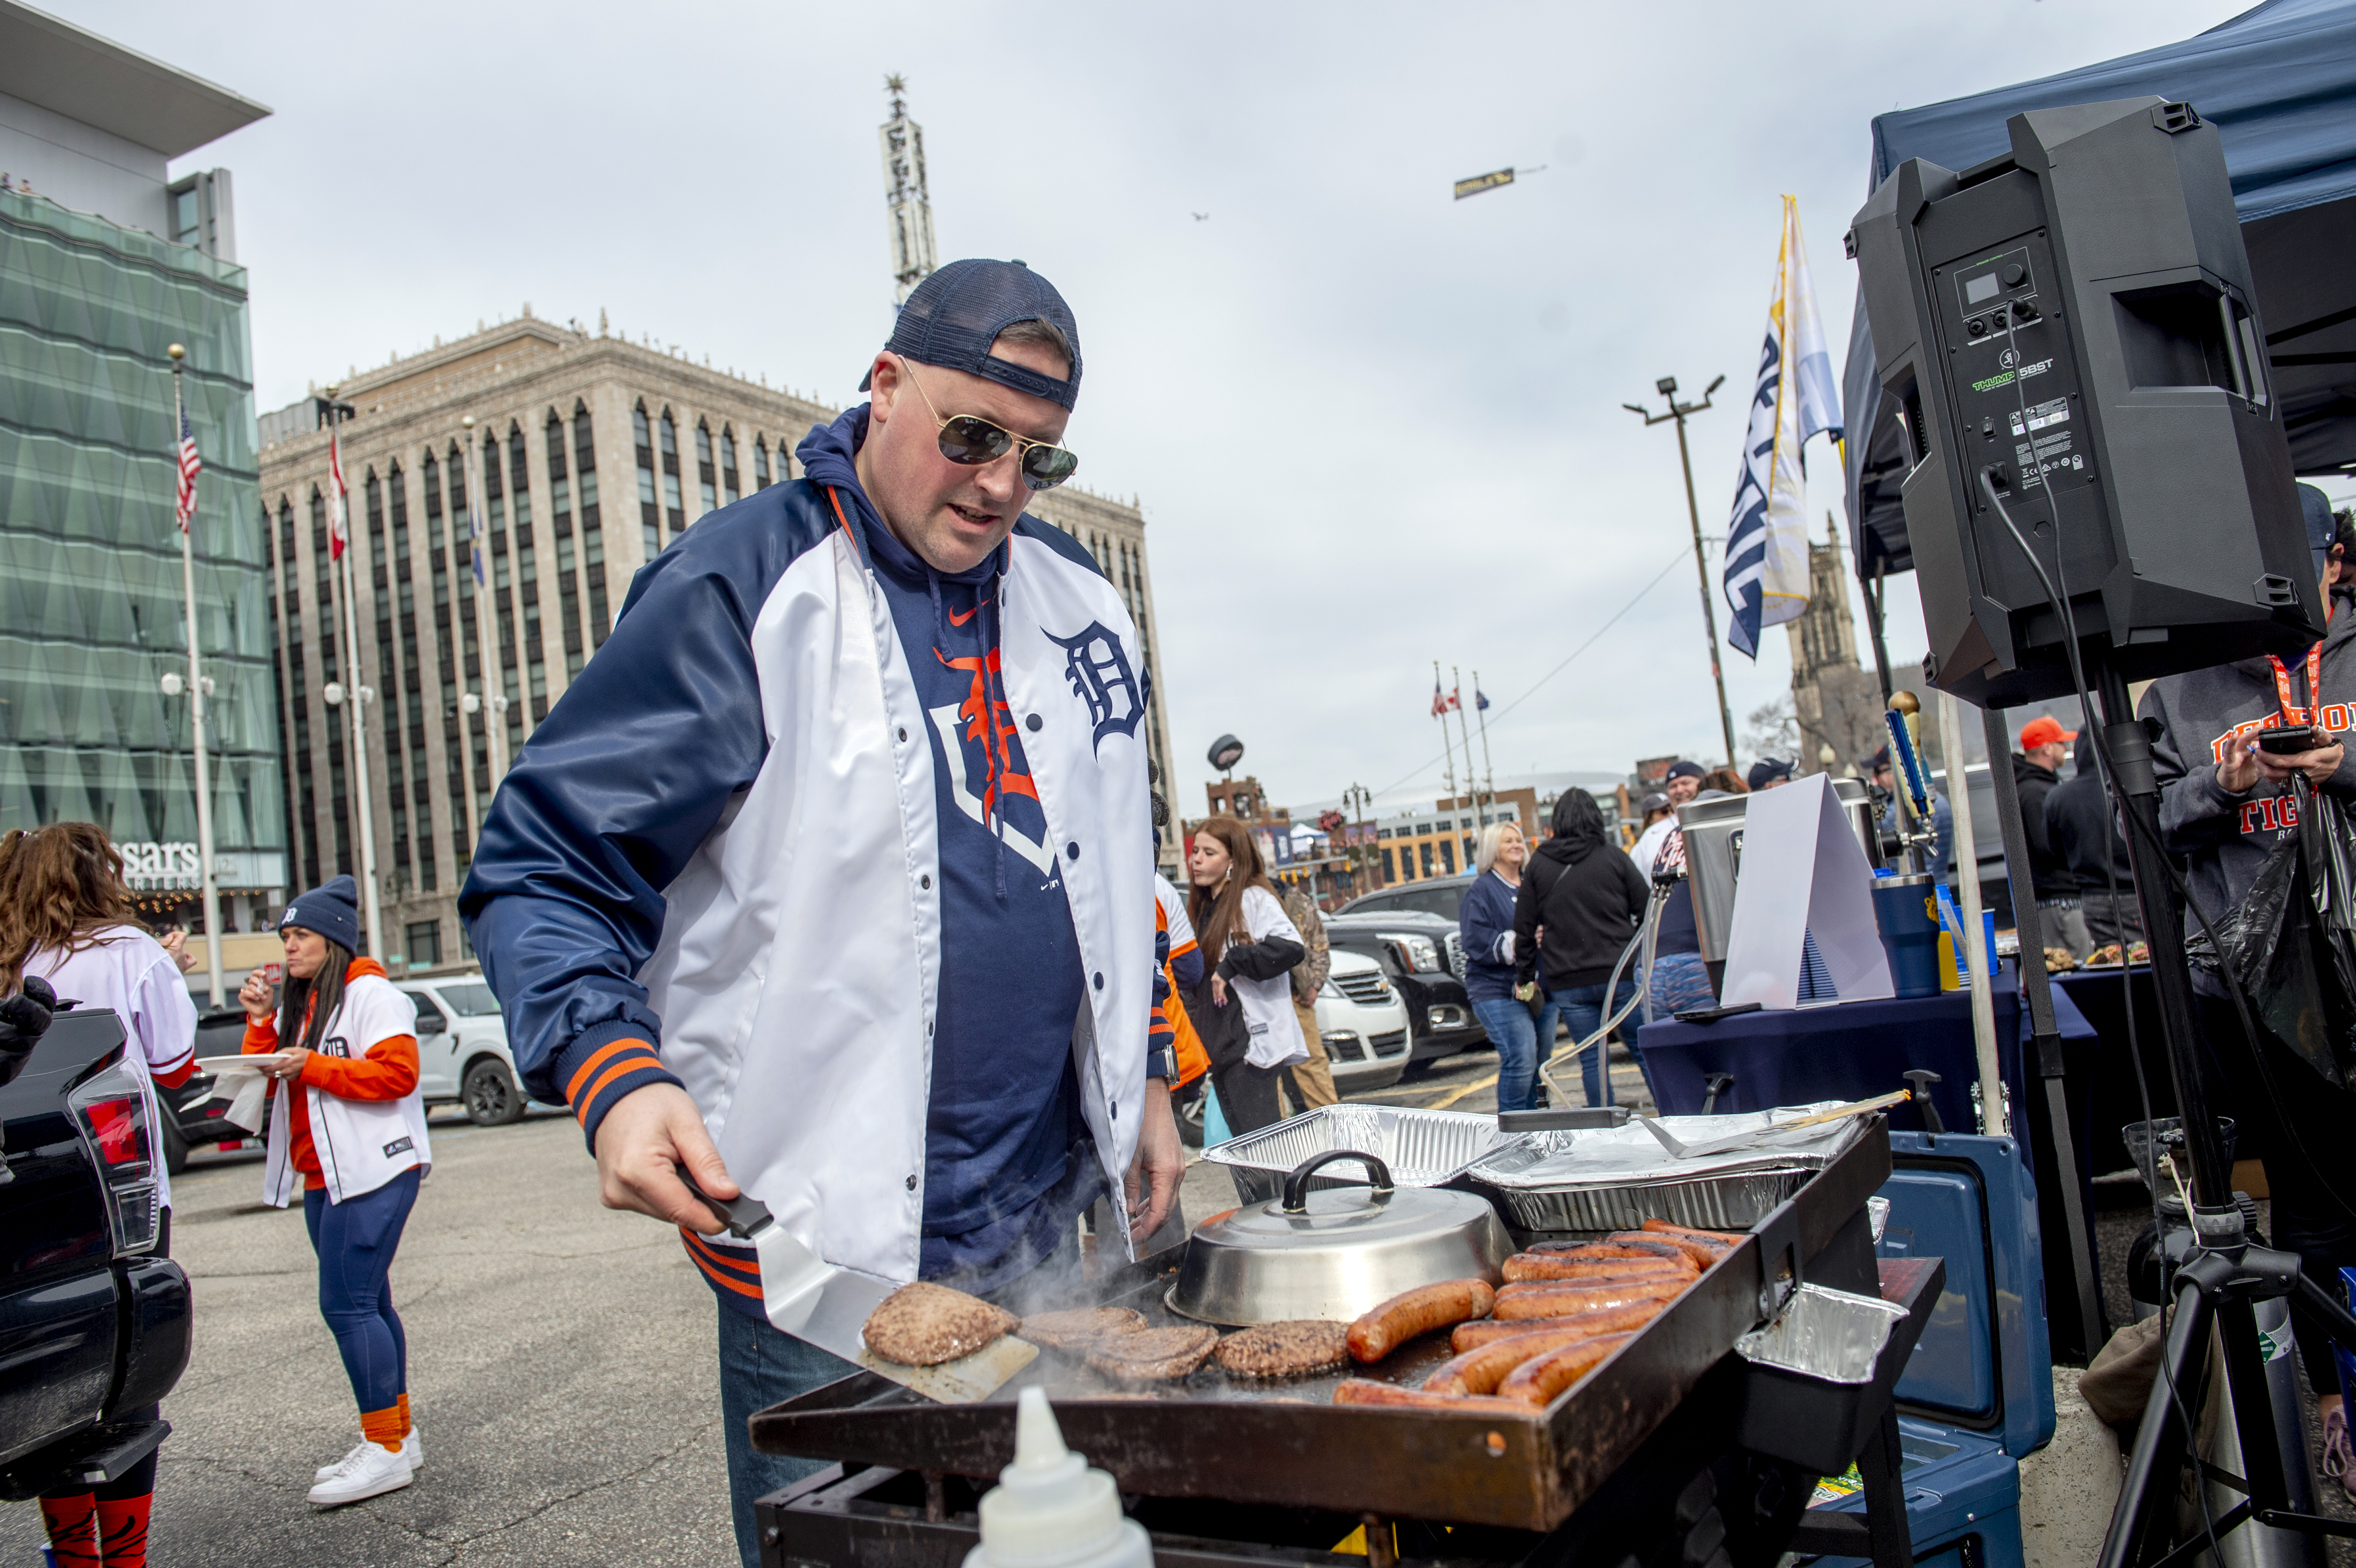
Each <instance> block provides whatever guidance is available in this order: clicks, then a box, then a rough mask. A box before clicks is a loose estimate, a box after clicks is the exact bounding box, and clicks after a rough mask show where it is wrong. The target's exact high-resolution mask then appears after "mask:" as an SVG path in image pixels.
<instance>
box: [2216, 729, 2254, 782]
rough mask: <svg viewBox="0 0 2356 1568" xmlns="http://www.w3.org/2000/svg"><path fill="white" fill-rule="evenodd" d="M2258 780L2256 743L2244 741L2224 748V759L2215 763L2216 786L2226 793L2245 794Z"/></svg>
mask: <svg viewBox="0 0 2356 1568" xmlns="http://www.w3.org/2000/svg"><path fill="white" fill-rule="evenodd" d="M2257 782H2258V743H2257V742H2256V741H2244V742H2242V743H2241V744H2240V745H2237V746H2228V747H2226V748H2225V760H2224V761H2223V762H2221V763H2218V764H2217V787H2218V788H2219V789H2222V790H2223V791H2224V792H2225V793H2226V794H2227V795H2247V794H2249V793H2250V791H2251V789H2252V788H2253V787H2254V786H2255V785H2256V784H2257Z"/></svg>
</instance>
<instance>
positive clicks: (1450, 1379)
mask: <svg viewBox="0 0 2356 1568" xmlns="http://www.w3.org/2000/svg"><path fill="white" fill-rule="evenodd" d="M1556 1322H1557V1323H1558V1325H1560V1326H1559V1327H1556V1328H1534V1329H1532V1330H1531V1331H1530V1332H1528V1333H1526V1334H1507V1335H1505V1336H1504V1337H1503V1338H1501V1339H1493V1340H1491V1341H1490V1342H1489V1343H1488V1344H1486V1345H1483V1346H1480V1347H1478V1348H1477V1349H1471V1350H1466V1351H1464V1352H1463V1353H1462V1354H1461V1355H1459V1356H1457V1357H1456V1358H1455V1359H1454V1360H1450V1361H1447V1362H1444V1363H1442V1364H1441V1365H1440V1368H1439V1370H1438V1371H1434V1372H1433V1373H1432V1374H1431V1375H1430V1377H1428V1378H1426V1379H1424V1380H1423V1386H1424V1387H1425V1388H1426V1389H1428V1390H1430V1392H1433V1393H1494V1392H1496V1391H1497V1385H1498V1384H1499V1383H1501V1382H1503V1381H1505V1374H1506V1373H1508V1372H1510V1371H1513V1370H1514V1369H1515V1367H1518V1366H1520V1365H1521V1364H1522V1363H1523V1362H1524V1361H1528V1360H1536V1359H1537V1358H1538V1357H1540V1356H1543V1355H1545V1354H1546V1353H1547V1351H1549V1350H1559V1349H1562V1348H1563V1347H1564V1346H1565V1345H1570V1344H1576V1343H1577V1342H1578V1341H1580V1340H1581V1339H1595V1338H1596V1337H1597V1336H1598V1335H1599V1334H1600V1333H1601V1330H1599V1329H1594V1328H1588V1327H1587V1326H1586V1325H1585V1324H1584V1323H1582V1322H1580V1321H1579V1320H1578V1319H1576V1318H1573V1319H1568V1320H1565V1319H1560V1318H1558V1319H1556Z"/></svg>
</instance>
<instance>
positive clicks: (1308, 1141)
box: [1203, 1103, 1657, 1188]
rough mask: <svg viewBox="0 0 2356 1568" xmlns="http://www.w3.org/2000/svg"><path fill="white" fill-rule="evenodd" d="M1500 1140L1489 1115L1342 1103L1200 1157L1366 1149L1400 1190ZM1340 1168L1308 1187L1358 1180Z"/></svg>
mask: <svg viewBox="0 0 2356 1568" xmlns="http://www.w3.org/2000/svg"><path fill="white" fill-rule="evenodd" d="M1505 1141H1506V1135H1504V1134H1501V1133H1499V1132H1498V1131H1497V1118H1496V1117H1494V1116H1481V1115H1472V1114H1471V1113H1469V1112H1464V1111H1423V1110H1418V1109H1416V1108H1415V1107H1413V1106H1411V1105H1369V1104H1350V1103H1345V1104H1339V1105H1321V1106H1319V1107H1318V1108H1317V1109H1316V1110H1313V1111H1304V1112H1302V1113H1301V1115H1297V1116H1293V1117H1291V1118H1290V1119H1288V1120H1286V1121H1281V1122H1279V1123H1277V1124H1276V1125H1274V1126H1272V1127H1262V1128H1260V1129H1259V1130H1258V1132H1254V1133H1244V1134H1241V1135H1240V1136H1236V1137H1232V1138H1229V1139H1228V1140H1227V1141H1226V1143H1223V1144H1220V1145H1217V1146H1216V1147H1212V1148H1208V1149H1205V1150H1204V1151H1203V1155H1204V1157H1205V1158H1206V1159H1210V1160H1213V1161H1215V1162H1216V1163H1218V1164H1220V1165H1230V1166H1235V1167H1237V1168H1240V1169H1244V1170H1265V1171H1271V1172H1274V1173H1275V1174H1277V1175H1279V1176H1282V1175H1286V1174H1289V1173H1290V1171H1291V1169H1292V1168H1293V1167H1295V1166H1297V1165H1299V1164H1300V1163H1301V1161H1302V1160H1304V1159H1307V1158H1309V1157H1311V1156H1312V1155H1320V1154H1323V1153H1324V1152H1325V1151H1326V1150H1328V1149H1337V1148H1355V1149H1364V1150H1365V1151H1366V1152H1367V1153H1368V1154H1371V1155H1375V1156H1376V1157H1379V1158H1380V1159H1382V1160H1383V1161H1384V1162H1385V1163H1386V1164H1387V1165H1388V1166H1389V1167H1390V1168H1391V1179H1392V1180H1394V1181H1396V1182H1398V1185H1400V1186H1401V1187H1440V1186H1442V1185H1445V1184H1446V1183H1447V1182H1448V1181H1449V1180H1451V1179H1453V1178H1454V1177H1456V1176H1457V1175H1458V1174H1460V1173H1461V1172H1462V1170H1463V1169H1464V1168H1465V1167H1466V1166H1468V1165H1470V1164H1472V1162H1473V1161H1474V1160H1476V1159H1479V1158H1480V1157H1482V1156H1483V1155H1484V1154H1487V1153H1488V1152H1489V1151H1490V1150H1491V1149H1493V1148H1495V1147H1498V1145H1499V1144H1500V1143H1503V1142H1505ZM1656 1147H1657V1146H1656ZM1338 1169H1340V1170H1341V1171H1344V1172H1349V1173H1351V1175H1350V1176H1347V1177H1344V1178H1343V1179H1342V1180H1340V1181H1334V1182H1330V1183H1329V1182H1328V1181H1327V1180H1326V1179H1324V1178H1323V1177H1317V1178H1312V1186H1314V1187H1318V1188H1323V1187H1326V1186H1329V1185H1333V1186H1339V1185H1344V1184H1345V1183H1346V1182H1347V1181H1348V1180H1350V1179H1354V1178H1355V1173H1356V1170H1357V1168H1356V1167H1355V1165H1344V1166H1341V1167H1339V1168H1338Z"/></svg>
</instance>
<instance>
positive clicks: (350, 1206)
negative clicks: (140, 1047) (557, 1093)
mask: <svg viewBox="0 0 2356 1568" xmlns="http://www.w3.org/2000/svg"><path fill="white" fill-rule="evenodd" d="M358 901H359V885H358V884H357V883H355V882H354V881H353V880H352V879H351V878H349V877H337V878H335V879H334V880H331V881H329V882H328V883H327V885H326V886H325V887H320V888H315V889H313V890H312V891H309V892H307V893H305V894H304V895H303V896H302V897H301V898H299V899H296V900H295V901H294V902H293V903H291V904H288V905H287V906H286V908H285V910H284V912H283V913H281V914H280V915H279V917H278V934H279V937H280V940H282V941H283V942H284V944H285V947H286V995H285V997H284V1001H283V1002H282V1003H281V1004H280V1005H279V1006H278V1007H277V1008H273V1006H272V1002H271V995H270V987H269V985H268V984H267V983H266V982H264V981H263V980H262V977H261V976H260V975H259V974H256V975H253V976H249V977H248V978H247V980H246V982H245V987H244V988H243V989H242V990H241V991H239V992H238V996H237V999H238V1001H239V1002H240V1003H241V1005H242V1006H243V1007H244V1008H245V1014H246V1028H245V1049H246V1051H247V1052H248V1053H250V1054H261V1055H265V1056H267V1057H268V1058H269V1061H268V1064H267V1065H266V1066H265V1067H264V1068H263V1069H262V1071H263V1072H267V1073H268V1074H269V1075H270V1076H271V1077H272V1078H274V1079H276V1080H277V1081H278V1085H277V1089H276V1091H275V1104H273V1109H272V1115H271V1118H270V1145H269V1159H268V1164H267V1165H266V1166H265V1167H264V1169H263V1174H262V1196H263V1198H264V1199H265V1200H268V1201H269V1202H271V1203H273V1204H276V1205H278V1206H279V1207H281V1208H284V1206H285V1205H286V1204H287V1203H288V1202H289V1201H290V1200H292V1199H293V1197H294V1195H295V1192H296V1191H297V1190H300V1191H301V1192H302V1194H303V1221H304V1224H305V1226H306V1227H307V1228H308V1229H309V1231H310V1232H311V1250H312V1251H313V1252H314V1253H316V1254H317V1255H318V1259H319V1315H320V1316H321V1317H325V1318H326V1319H327V1327H328V1328H329V1329H330V1330H331V1331H333V1332H334V1334H335V1336H336V1349H337V1352H338V1353H339V1354H340V1355H341V1356H342V1357H343V1360H344V1373H345V1375H346V1376H347V1377H348V1378H350V1379H351V1383H352V1393H353V1395H354V1396H355V1397H356V1398H357V1399H358V1400H359V1407H360V1440H359V1444H358V1445H355V1446H354V1447H353V1449H352V1451H351V1452H350V1453H348V1454H347V1455H345V1456H343V1458H341V1459H340V1460H337V1462H336V1463H335V1464H332V1465H327V1466H322V1467H320V1469H319V1471H318V1473H317V1475H316V1477H314V1479H315V1480H316V1482H317V1484H316V1486H314V1487H313V1488H311V1491H310V1495H309V1498H310V1501H312V1502H314V1503H316V1504H317V1505H318V1506H320V1507H321V1508H337V1507H340V1506H342V1505H343V1504H345V1503H353V1502H358V1501H359V1500H360V1499H362V1498H372V1497H376V1496H378V1495H379V1494H380V1493H384V1492H390V1491H394V1490H397V1489H399V1488H402V1487H405V1486H407V1485H409V1483H410V1482H411V1481H412V1480H413V1479H415V1478H416V1475H417V1469H418V1467H419V1466H420V1465H421V1464H422V1463H423V1450H422V1448H421V1447H420V1445H419V1443H418V1437H417V1428H416V1426H415V1425H414V1424H412V1422H411V1421H410V1418H409V1341H408V1338H407V1336H406V1335H404V1334H403V1333H402V1327H401V1317H400V1314H398V1313H396V1312H395V1311H393V1309H392V1286H391V1279H390V1275H391V1270H392V1256H393V1253H394V1252H395V1251H396V1250H398V1249H399V1247H400V1245H401V1232H402V1227H403V1226H405V1225H406V1224H407V1223H408V1222H409V1211H410V1209H411V1207H412V1205H413V1204H415V1203H416V1201H417V1187H418V1183H419V1182H420V1181H421V1180H422V1179H423V1177H424V1174H425V1172H426V1171H427V1170H428V1169H429V1168H431V1167H432V1164H433V1157H432V1155H431V1153H430V1152H429V1150H428V1149H427V1147H426V1142H425V1104H424V1102H423V1099H422V1098H421V1097H420V1096H419V1094H418V1091H417V1004H416V1003H414V1002H412V1001H411V1000H410V999H409V998H408V997H406V996H404V995H402V992H401V991H400V989H399V988H398V987H395V986H394V985H393V984H392V982H391V981H390V980H388V979H387V978H385V973H384V965H381V964H379V963H378V962H377V961H376V960H375V959H373V958H356V957H354V956H353V952H354V950H355V949H357V948H358V947H359V933H360V915H359V905H358Z"/></svg>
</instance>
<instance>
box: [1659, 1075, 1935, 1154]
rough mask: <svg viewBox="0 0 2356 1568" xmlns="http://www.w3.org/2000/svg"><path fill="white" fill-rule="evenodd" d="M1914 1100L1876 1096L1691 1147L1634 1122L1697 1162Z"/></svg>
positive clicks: (1902, 1093) (1897, 1093)
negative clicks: (1708, 1156)
mask: <svg viewBox="0 0 2356 1568" xmlns="http://www.w3.org/2000/svg"><path fill="white" fill-rule="evenodd" d="M1913 1097H1914V1096H1913V1095H1912V1093H1909V1092H1908V1091H1906V1090H1904V1089H1900V1090H1897V1091H1895V1092H1893V1093H1888V1094H1877V1095H1875V1096H1874V1097H1873V1098H1872V1099H1870V1100H1852V1101H1850V1102H1849V1103H1848V1104H1846V1105H1836V1106H1834V1107H1833V1108H1832V1109H1831V1110H1829V1111H1819V1112H1817V1113H1816V1114H1815V1115H1813V1116H1802V1117H1801V1118H1799V1120H1797V1121H1792V1122H1778V1123H1776V1124H1775V1125H1772V1126H1766V1127H1753V1128H1751V1130H1750V1131H1749V1132H1743V1133H1735V1134H1732V1135H1730V1136H1726V1137H1719V1138H1703V1139H1699V1140H1697V1141H1696V1142H1694V1143H1680V1142H1678V1141H1677V1139H1676V1137H1675V1136H1672V1135H1671V1133H1670V1132H1669V1129H1668V1128H1666V1127H1665V1126H1663V1125H1661V1124H1660V1122H1659V1120H1658V1119H1657V1118H1655V1117H1653V1116H1639V1117H1637V1118H1636V1120H1637V1121H1638V1122H1639V1123H1640V1124H1642V1125H1643V1126H1644V1130H1645V1131H1646V1132H1648V1133H1650V1134H1652V1135H1653V1136H1654V1137H1655V1138H1657V1139H1659V1140H1660V1144H1661V1147H1663V1148H1665V1149H1666V1150H1668V1151H1669V1153H1670V1154H1671V1155H1672V1156H1673V1157H1676V1158H1678V1159H1697V1158H1699V1157H1702V1156H1704V1155H1711V1154H1724V1153H1726V1152H1727V1151H1728V1150H1730V1149H1738V1148H1744V1147H1760V1148H1766V1147H1771V1146H1772V1145H1774V1144H1777V1143H1782V1142H1785V1141H1787V1140H1788V1138H1789V1135H1791V1134H1793V1133H1795V1132H1809V1133H1811V1134H1813V1132H1814V1130H1815V1129H1816V1128H1819V1127H1823V1126H1825V1125H1828V1124H1830V1123H1833V1122H1837V1121H1841V1120H1843V1119H1845V1118H1847V1117H1849V1116H1861V1115H1865V1114H1866V1113H1867V1112H1869V1111H1879V1110H1884V1109H1887V1108H1888V1107H1890V1106H1891V1105H1902V1104H1905V1103H1906V1102H1907V1101H1909V1100H1911V1099H1912V1098H1913Z"/></svg>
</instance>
